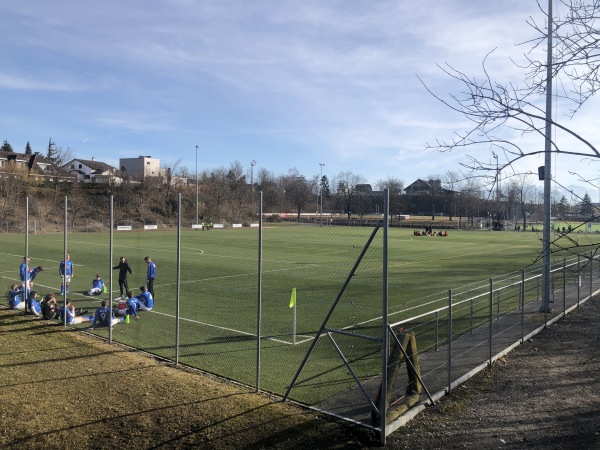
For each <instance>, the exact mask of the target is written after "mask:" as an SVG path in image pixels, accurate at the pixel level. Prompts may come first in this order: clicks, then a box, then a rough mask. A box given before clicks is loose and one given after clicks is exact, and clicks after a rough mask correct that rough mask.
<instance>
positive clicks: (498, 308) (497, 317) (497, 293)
mask: <svg viewBox="0 0 600 450" xmlns="http://www.w3.org/2000/svg"><path fill="white" fill-rule="evenodd" d="M496 299H497V300H496V320H500V289H498V290H497V291H496Z"/></svg>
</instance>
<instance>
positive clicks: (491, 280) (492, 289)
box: [488, 278, 494, 366]
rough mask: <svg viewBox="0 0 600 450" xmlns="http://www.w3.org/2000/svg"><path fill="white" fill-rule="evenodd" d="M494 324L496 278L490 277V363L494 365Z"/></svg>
mask: <svg viewBox="0 0 600 450" xmlns="http://www.w3.org/2000/svg"><path fill="white" fill-rule="evenodd" d="M493 325H494V279H493V278H490V326H489V339H488V345H489V349H488V350H489V365H490V366H491V365H492V335H493V331H494V330H493Z"/></svg>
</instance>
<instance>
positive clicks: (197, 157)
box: [196, 145, 198, 226]
mask: <svg viewBox="0 0 600 450" xmlns="http://www.w3.org/2000/svg"><path fill="white" fill-rule="evenodd" d="M196 226H198V146H197V145H196Z"/></svg>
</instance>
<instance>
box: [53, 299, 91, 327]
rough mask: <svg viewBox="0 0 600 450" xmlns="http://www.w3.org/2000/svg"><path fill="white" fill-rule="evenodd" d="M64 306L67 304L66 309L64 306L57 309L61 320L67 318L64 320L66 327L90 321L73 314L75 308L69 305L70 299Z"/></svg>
mask: <svg viewBox="0 0 600 450" xmlns="http://www.w3.org/2000/svg"><path fill="white" fill-rule="evenodd" d="M66 304H67V306H66V308H65V307H64V306H63V307H61V308H60V309H59V313H60V317H61V318H64V317H66V318H67V320H66V322H67V325H76V324H78V323H82V322H89V321H90V319H88V318H87V317H85V316H77V315H76V314H75V306H73V304H72V303H71V299H70V298H68V299H67V301H66ZM63 320H64V319H63Z"/></svg>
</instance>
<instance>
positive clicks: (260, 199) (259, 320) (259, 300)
mask: <svg viewBox="0 0 600 450" xmlns="http://www.w3.org/2000/svg"><path fill="white" fill-rule="evenodd" d="M262 240H263V193H262V191H261V192H259V194H258V280H257V281H258V283H257V292H256V297H257V299H256V300H257V301H256V309H257V311H256V392H258V391H259V390H260V334H261V327H262V257H263V255H262V251H263V249H262Z"/></svg>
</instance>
